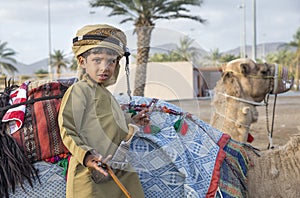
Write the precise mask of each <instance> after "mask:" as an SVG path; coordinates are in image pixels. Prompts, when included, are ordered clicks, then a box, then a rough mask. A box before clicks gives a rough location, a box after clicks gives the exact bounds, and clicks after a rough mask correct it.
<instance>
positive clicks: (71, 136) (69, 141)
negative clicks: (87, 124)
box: [58, 86, 93, 165]
mask: <svg viewBox="0 0 300 198" xmlns="http://www.w3.org/2000/svg"><path fill="white" fill-rule="evenodd" d="M71 92H72V94H71ZM83 97H84V95H83V93H79V89H76V91H74V90H73V86H72V87H70V88H69V89H68V90H67V91H66V93H65V95H64V97H63V99H62V102H61V106H60V111H59V114H58V123H59V128H60V135H61V138H62V141H63V143H64V145H65V146H66V148H67V149H68V150H69V151H70V152H71V154H72V155H73V156H74V157H75V158H77V160H78V161H79V162H80V163H81V164H83V165H84V158H85V156H86V154H87V152H88V151H91V150H93V148H91V147H89V146H88V145H86V144H84V142H83V141H82V139H81V138H80V137H79V135H78V133H77V131H76V125H80V124H81V123H80V122H81V120H77V119H76V123H75V118H74V112H73V107H76V117H77V118H78V117H80V116H82V115H83V112H84V108H85V104H84V103H85V102H84V100H82V98H83ZM73 99H74V100H73ZM74 103H76V104H74ZM80 113H81V114H82V115H80Z"/></svg>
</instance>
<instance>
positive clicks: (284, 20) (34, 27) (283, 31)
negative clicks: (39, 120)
mask: <svg viewBox="0 0 300 198" xmlns="http://www.w3.org/2000/svg"><path fill="white" fill-rule="evenodd" d="M253 1H254V0H204V3H203V4H202V5H201V7H192V8H191V13H190V14H191V15H198V16H200V17H202V18H204V19H206V20H207V22H206V23H205V24H201V23H199V22H196V21H193V20H189V19H175V20H171V21H168V20H161V21H156V22H155V30H154V32H153V36H152V39H151V47H154V46H157V45H162V44H167V43H175V44H179V40H180V38H182V37H183V36H189V37H190V38H191V39H193V40H194V43H195V46H197V47H201V48H203V49H205V50H206V51H211V50H214V49H219V51H220V52H222V51H226V50H230V49H233V48H236V47H239V46H241V45H242V43H243V39H242V38H244V37H242V35H243V32H245V35H246V39H245V40H246V44H247V45H252V43H253V16H256V43H257V44H260V43H270V42H290V41H292V40H293V35H295V33H296V32H297V29H298V27H300V1H299V0H277V1H274V0H256V15H253V9H252V2H253ZM243 2H244V3H245V4H243ZM0 5H1V6H0V40H1V42H7V43H8V44H7V47H9V48H11V49H13V50H15V51H16V52H17V55H16V57H15V58H16V60H17V61H19V62H22V63H25V64H31V63H34V62H37V61H39V60H42V59H44V58H47V57H48V56H49V51H51V52H53V50H63V51H64V53H65V54H68V55H69V54H70V55H71V54H72V51H71V47H72V39H73V38H74V37H75V34H76V31H77V30H78V29H79V28H81V27H83V26H84V25H87V24H96V23H101V24H102V23H106V24H109V25H113V26H116V27H118V28H120V29H122V30H123V31H124V32H125V33H126V35H127V37H128V47H129V49H131V50H132V51H134V49H135V48H136V36H135V35H133V27H134V26H133V24H132V23H131V22H128V23H125V24H120V23H119V22H120V21H121V20H122V19H123V18H122V16H116V17H108V14H109V12H110V10H109V9H107V8H106V9H104V8H91V7H90V6H89V4H88V0H49V4H48V0H9V1H7V0H0ZM48 5H50V7H49V8H50V22H49V20H48ZM241 5H244V7H243V6H241ZM241 7H243V8H241ZM244 11H245V16H246V17H245V18H243V12H244ZM244 24H245V26H244ZM244 27H245V28H244ZM49 30H50V31H49ZM49 32H50V34H49ZM49 35H50V36H49ZM49 43H50V45H49Z"/></svg>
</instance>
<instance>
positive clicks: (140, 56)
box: [133, 26, 154, 96]
mask: <svg viewBox="0 0 300 198" xmlns="http://www.w3.org/2000/svg"><path fill="white" fill-rule="evenodd" d="M153 29H154V26H141V27H136V32H137V40H138V41H137V67H136V73H135V81H134V91H133V95H135V96H144V91H145V85H146V77H147V62H148V58H149V51H150V40H151V33H152V30H153Z"/></svg>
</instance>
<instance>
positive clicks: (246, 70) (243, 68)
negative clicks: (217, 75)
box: [240, 63, 251, 76]
mask: <svg viewBox="0 0 300 198" xmlns="http://www.w3.org/2000/svg"><path fill="white" fill-rule="evenodd" d="M240 69H241V73H242V74H244V76H247V75H248V74H250V70H251V68H250V65H249V64H248V63H241V64H240Z"/></svg>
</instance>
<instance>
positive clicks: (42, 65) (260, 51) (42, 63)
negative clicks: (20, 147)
mask: <svg viewBox="0 0 300 198" xmlns="http://www.w3.org/2000/svg"><path fill="white" fill-rule="evenodd" d="M176 47H177V45H176V44H175V43H167V44H162V45H158V46H154V47H151V48H150V55H152V54H154V53H168V52H170V51H172V50H174V49H176ZM285 47H288V44H287V43H284V42H273V43H263V44H258V45H257V47H256V53H257V58H261V57H263V55H264V54H265V55H267V54H269V53H274V52H276V51H278V50H282V49H284V48H285ZM288 48H289V50H291V51H295V50H296V48H293V47H288ZM199 51H200V54H201V57H204V56H206V55H207V54H208V53H209V52H207V51H206V50H204V49H202V48H199ZM246 52H247V53H246V54H247V55H248V57H249V58H251V57H252V46H247V47H246ZM131 53H132V54H136V51H132V52H131ZM220 53H222V54H232V55H235V56H238V55H239V54H240V47H237V48H234V49H231V50H228V51H224V52H220ZM132 58H133V57H132ZM16 67H17V69H18V70H19V72H17V75H19V74H25V75H32V74H34V73H35V72H36V71H38V70H40V69H43V70H46V71H47V70H48V58H45V59H42V60H39V61H37V62H34V63H32V64H29V65H26V64H23V63H18V64H17V66H16ZM62 72H66V70H63V71H62Z"/></svg>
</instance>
